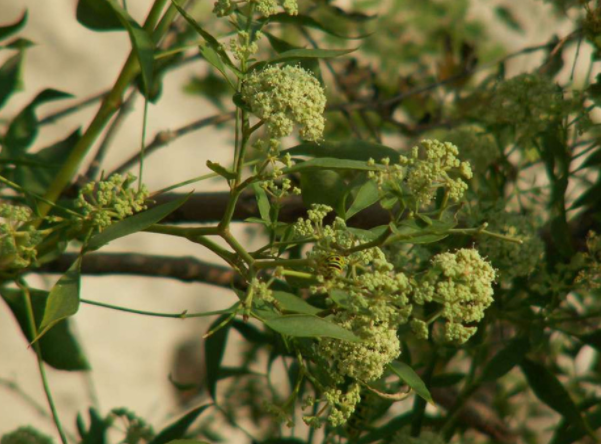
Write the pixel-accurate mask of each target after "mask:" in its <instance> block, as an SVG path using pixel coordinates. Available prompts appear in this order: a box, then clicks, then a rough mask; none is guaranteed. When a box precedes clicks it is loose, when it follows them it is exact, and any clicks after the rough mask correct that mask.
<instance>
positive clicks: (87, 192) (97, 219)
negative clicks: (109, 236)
mask: <svg viewBox="0 0 601 444" xmlns="http://www.w3.org/2000/svg"><path fill="white" fill-rule="evenodd" d="M135 180H136V178H135V176H132V175H131V174H128V175H127V176H125V177H123V176H121V175H120V174H113V175H112V176H111V177H109V178H108V179H106V180H101V181H98V182H90V183H88V184H86V185H85V186H84V187H83V188H82V189H81V190H80V192H79V195H78V197H77V199H76V200H75V205H76V206H77V207H78V208H81V209H82V210H83V213H84V215H85V216H86V218H87V219H88V220H89V221H90V222H91V223H92V225H93V226H94V228H96V229H97V230H99V231H102V230H103V229H105V228H106V227H108V226H109V225H111V224H112V223H113V222H114V221H115V220H122V219H125V218H126V217H128V216H132V215H133V214H134V213H137V212H139V211H142V210H145V209H146V208H147V207H146V200H147V198H148V196H149V193H148V189H147V188H146V186H145V185H142V186H141V187H140V189H138V190H134V189H131V188H130V185H131V184H132V183H133V182H134V181H135Z"/></svg>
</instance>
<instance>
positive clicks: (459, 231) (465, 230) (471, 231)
mask: <svg viewBox="0 0 601 444" xmlns="http://www.w3.org/2000/svg"><path fill="white" fill-rule="evenodd" d="M486 226H488V224H484V225H482V226H480V227H477V228H451V229H450V230H448V232H449V233H450V234H468V235H469V234H476V235H478V234H484V235H486V236H490V237H496V238H497V239H502V240H504V241H507V242H513V243H516V244H520V245H521V244H523V243H524V241H523V240H522V239H518V238H517V237H511V236H507V235H505V234H501V233H493V232H492V231H488V230H485V229H484V227H486Z"/></svg>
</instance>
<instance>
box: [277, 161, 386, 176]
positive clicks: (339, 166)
mask: <svg viewBox="0 0 601 444" xmlns="http://www.w3.org/2000/svg"><path fill="white" fill-rule="evenodd" d="M319 169H326V170H356V171H376V170H378V169H379V167H378V166H375V165H368V164H367V162H361V161H358V160H346V159H331V158H327V157H324V158H321V159H311V160H307V161H306V162H299V163H297V164H296V165H293V166H291V167H290V168H285V169H284V172H285V173H287V174H290V173H296V172H297V171H305V170H319Z"/></svg>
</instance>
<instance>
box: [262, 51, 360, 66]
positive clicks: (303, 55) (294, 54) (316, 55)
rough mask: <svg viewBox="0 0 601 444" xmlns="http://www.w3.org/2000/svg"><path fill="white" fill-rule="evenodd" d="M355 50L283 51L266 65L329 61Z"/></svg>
mask: <svg viewBox="0 0 601 444" xmlns="http://www.w3.org/2000/svg"><path fill="white" fill-rule="evenodd" d="M356 50H357V48H353V49H319V48H316V49H311V48H307V49H305V48H299V49H291V50H289V51H284V52H282V53H280V54H278V55H277V56H275V57H274V58H272V59H270V60H269V61H268V62H267V63H278V62H283V61H285V60H297V59H298V60H300V59H331V58H334V57H340V56H343V55H346V54H350V53H351V52H354V51H356Z"/></svg>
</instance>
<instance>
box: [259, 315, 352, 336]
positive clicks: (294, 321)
mask: <svg viewBox="0 0 601 444" xmlns="http://www.w3.org/2000/svg"><path fill="white" fill-rule="evenodd" d="M264 322H265V325H267V326H268V327H269V328H271V329H272V330H275V331H277V332H278V333H280V334H282V335H287V336H294V337H297V338H322V337H325V338H334V339H340V340H342V341H349V342H359V341H360V339H359V338H358V337H357V336H355V334H354V333H353V332H351V331H349V330H347V329H345V328H343V327H341V326H339V325H336V324H334V323H332V322H330V321H327V320H325V319H322V318H318V317H317V316H312V315H305V314H298V315H284V316H278V317H274V318H272V319H266V320H265V321H264Z"/></svg>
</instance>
